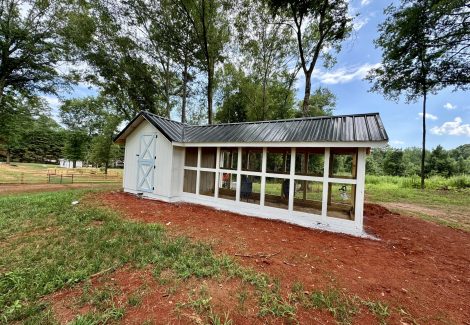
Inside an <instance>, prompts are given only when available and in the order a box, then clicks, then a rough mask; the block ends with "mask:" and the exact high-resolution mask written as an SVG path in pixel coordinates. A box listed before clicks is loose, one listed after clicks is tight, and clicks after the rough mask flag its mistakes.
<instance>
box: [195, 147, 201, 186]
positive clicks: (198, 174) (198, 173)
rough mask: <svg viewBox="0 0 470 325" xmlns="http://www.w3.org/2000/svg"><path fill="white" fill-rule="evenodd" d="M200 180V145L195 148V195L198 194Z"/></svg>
mask: <svg viewBox="0 0 470 325" xmlns="http://www.w3.org/2000/svg"><path fill="white" fill-rule="evenodd" d="M200 182H201V147H198V148H197V170H196V195H199V183H200Z"/></svg>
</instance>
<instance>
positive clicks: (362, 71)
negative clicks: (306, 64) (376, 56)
mask: <svg viewBox="0 0 470 325" xmlns="http://www.w3.org/2000/svg"><path fill="white" fill-rule="evenodd" d="M378 67H380V63H376V64H369V63H366V64H363V65H360V66H354V67H347V68H339V69H337V70H335V71H331V72H326V71H321V70H316V71H314V73H313V78H315V79H318V80H320V82H322V83H324V84H330V85H335V84H342V83H347V82H350V81H353V80H358V79H363V78H364V77H365V76H366V75H367V73H368V72H369V70H371V69H375V68H378Z"/></svg>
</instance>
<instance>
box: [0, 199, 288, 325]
mask: <svg viewBox="0 0 470 325" xmlns="http://www.w3.org/2000/svg"><path fill="white" fill-rule="evenodd" d="M86 193H87V192H85V191H61V192H49V193H39V194H20V195H10V196H3V197H0V241H1V243H2V246H3V247H2V250H3V251H8V252H9V253H8V254H2V255H0V321H2V322H5V323H7V322H11V321H15V320H16V321H17V320H21V321H24V322H27V321H30V320H32V319H37V318H38V317H42V316H44V317H45V315H46V316H47V315H49V314H50V310H49V308H48V306H47V304H46V303H44V302H43V300H41V297H43V296H45V295H48V294H50V293H52V292H54V291H57V290H58V289H60V288H63V287H65V286H73V285H74V284H76V283H78V282H82V281H84V280H86V279H88V278H89V277H90V276H91V275H93V274H95V273H97V272H100V271H103V270H106V269H109V268H112V269H115V268H118V267H120V266H122V265H124V264H130V265H134V266H135V267H142V266H145V265H148V264H152V265H153V266H154V273H155V275H156V276H157V277H158V276H159V274H160V273H161V272H162V271H164V270H168V269H169V270H172V272H173V273H174V274H175V276H177V277H178V278H179V279H183V280H184V279H187V278H190V277H196V278H204V277H215V276H221V275H222V274H225V275H226V276H229V277H238V278H240V279H242V280H243V281H246V282H249V283H250V284H252V285H255V287H256V288H257V289H258V292H259V295H260V303H261V305H262V306H264V307H263V308H265V309H264V310H269V308H271V307H272V308H276V309H279V308H281V307H280V306H282V304H283V299H282V297H281V296H280V294H279V292H278V291H273V290H271V288H270V287H269V283H271V282H272V281H271V280H269V278H268V277H267V276H266V275H263V274H259V273H257V272H255V271H252V270H249V269H246V268H243V267H241V266H239V265H237V264H236V263H235V262H234V261H233V260H231V259H230V258H228V257H226V256H215V255H214V254H213V253H212V249H211V247H210V246H209V245H207V244H204V243H194V242H191V241H189V240H188V239H187V238H184V237H176V238H175V237H168V236H167V235H166V233H165V231H164V229H163V227H162V226H160V225H156V224H140V223H134V222H130V221H125V220H123V219H121V218H120V217H119V215H117V214H116V213H115V212H113V211H110V210H108V209H106V208H104V207H99V206H95V205H90V204H86V203H80V204H79V205H75V206H72V205H71V202H72V201H74V200H81V202H83V200H82V199H83V196H84V195H85V194H86ZM111 294H112V293H110V292H107V291H103V292H100V293H91V294H90V295H91V296H92V297H91V298H89V300H88V302H89V303H90V302H91V303H92V304H94V305H95V306H100V305H101V304H100V302H103V301H108V300H110V295H111ZM266 294H268V295H270V297H273V298H275V305H273V302H272V300H271V299H269V300H267V301H262V297H265V295H266ZM90 299H91V300H90ZM263 299H264V298H263ZM85 300H86V299H85ZM105 307H106V308H99V309H100V310H99V312H100V315H101V314H102V315H101V316H99V317H98V316H97V317H98V318H96V317H95V316H93V315H85V316H81V317H79V318H77V320H76V324H94V323H96V322H101V321H102V319H103V318H106V319H108V318H113V319H114V318H115V317H117V316H116V315H119V314H120V313H116V310H117V309H118V308H117V307H115V306H110V305H106V304H105ZM116 308H117V309H116ZM273 313H274V314H276V315H282V314H284V313H283V312H278V311H274V312H273ZM41 315H42V316H41ZM209 316H210V315H209ZM48 317H49V316H48ZM46 323H47V322H46Z"/></svg>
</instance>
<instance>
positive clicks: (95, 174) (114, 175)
mask: <svg viewBox="0 0 470 325" xmlns="http://www.w3.org/2000/svg"><path fill="white" fill-rule="evenodd" d="M122 172H123V170H122V169H111V168H110V169H109V170H108V176H107V177H106V178H105V176H104V173H103V171H102V170H100V169H98V168H75V169H67V168H61V167H59V166H57V165H51V164H34V163H15V162H13V163H11V164H10V165H7V164H4V163H2V164H0V184H36V183H43V184H44V183H47V182H48V181H49V176H48V174H57V175H55V176H51V178H50V182H51V183H60V174H64V175H71V174H73V175H74V179H73V182H74V183H110V182H121V180H122ZM71 182H72V178H71V177H63V179H62V183H64V184H68V183H71Z"/></svg>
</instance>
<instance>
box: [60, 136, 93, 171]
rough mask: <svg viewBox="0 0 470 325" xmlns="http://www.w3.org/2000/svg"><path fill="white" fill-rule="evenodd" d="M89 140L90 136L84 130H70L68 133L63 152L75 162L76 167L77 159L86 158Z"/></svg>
mask: <svg viewBox="0 0 470 325" xmlns="http://www.w3.org/2000/svg"><path fill="white" fill-rule="evenodd" d="M89 141H90V138H89V136H88V135H87V134H86V133H85V132H83V131H68V132H67V133H66V137H65V145H64V150H63V154H64V157H65V158H67V159H68V160H71V161H73V162H74V167H75V162H76V161H77V160H84V159H85V155H86V150H87V146H88V142H89Z"/></svg>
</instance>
